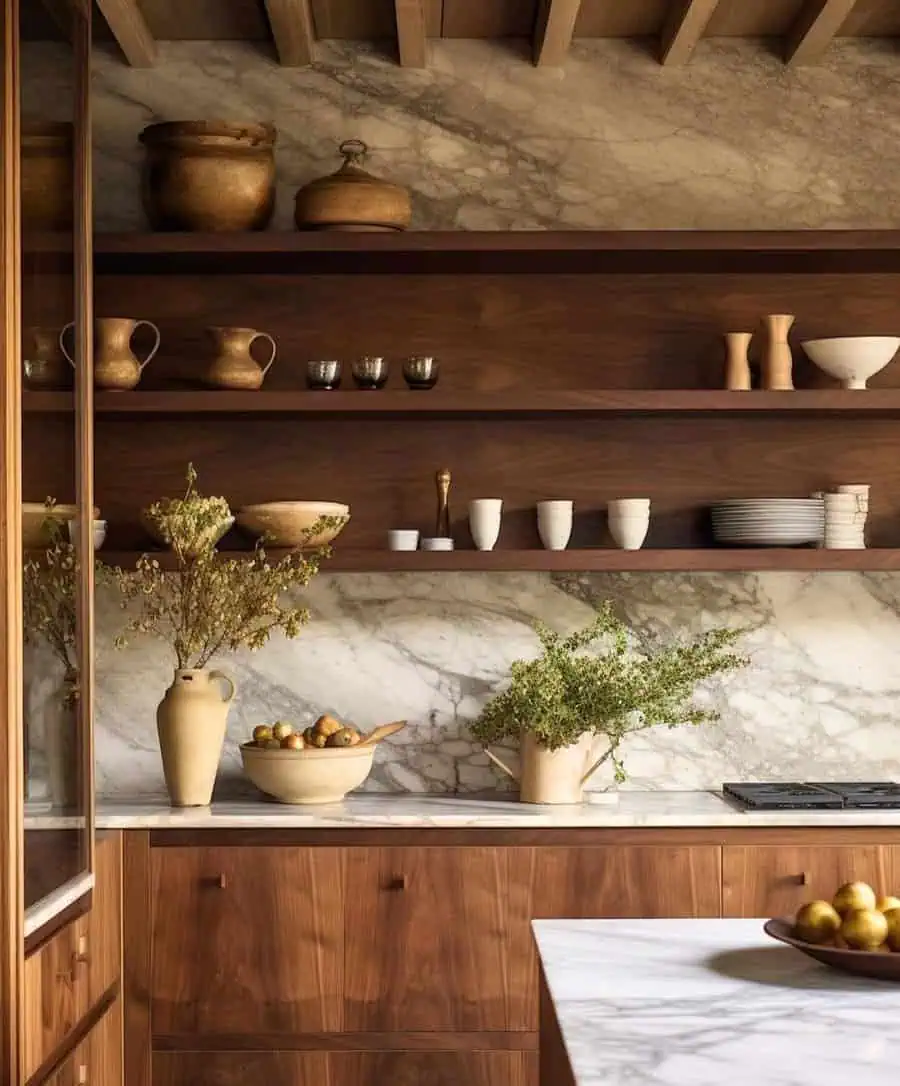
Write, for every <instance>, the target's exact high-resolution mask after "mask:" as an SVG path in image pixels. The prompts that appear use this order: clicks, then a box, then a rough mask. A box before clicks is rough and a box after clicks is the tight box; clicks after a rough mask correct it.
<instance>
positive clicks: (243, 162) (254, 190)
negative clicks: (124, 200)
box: [140, 121, 276, 231]
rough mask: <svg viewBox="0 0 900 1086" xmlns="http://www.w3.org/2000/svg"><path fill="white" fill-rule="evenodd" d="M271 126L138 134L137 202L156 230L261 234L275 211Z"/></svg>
mask: <svg viewBox="0 0 900 1086" xmlns="http://www.w3.org/2000/svg"><path fill="white" fill-rule="evenodd" d="M275 138H276V131H275V128H274V126H273V125H270V124H232V123H229V122H226V121H170V122H165V123H162V124H151V125H150V126H149V127H148V128H145V129H144V131H143V132H142V133H141V137H140V139H141V143H143V144H144V146H145V147H146V149H147V158H146V162H145V165H144V175H143V186H142V196H143V201H144V210H145V211H146V213H147V218H148V219H149V220H150V225H151V227H152V228H153V229H154V230H210V231H231V230H262V229H264V228H265V227H266V226H267V225H268V223H269V220H270V219H271V218H272V212H273V211H274V210H275Z"/></svg>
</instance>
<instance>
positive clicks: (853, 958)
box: [763, 917, 900, 981]
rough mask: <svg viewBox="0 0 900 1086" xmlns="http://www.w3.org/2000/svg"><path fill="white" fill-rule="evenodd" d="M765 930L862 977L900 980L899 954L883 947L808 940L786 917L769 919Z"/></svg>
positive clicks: (815, 956) (808, 954)
mask: <svg viewBox="0 0 900 1086" xmlns="http://www.w3.org/2000/svg"><path fill="white" fill-rule="evenodd" d="M763 930H764V931H765V933H766V935H770V936H771V937H772V938H773V939H777V940H778V941H779V943H787V945H788V946H792V947H794V948H795V949H797V950H800V951H802V952H803V953H804V954H806V955H807V956H808V957H810V958H815V960H816V961H817V962H822V964H823V965H830V966H831V968H832V969H840V970H841V971H842V972H844V973H856V974H857V975H858V976H860V977H877V978H878V979H879V980H893V981H900V954H889V953H886V952H885V951H880V950H841V949H839V948H838V947H834V946H819V945H817V944H816V943H805V942H804V941H803V940H802V939H795V938H794V936H793V934H792V932H793V930H794V922H793V921H792V920H786V919H784V918H783V917H776V918H775V919H774V920H767V921H766V923H765V924H764V925H763Z"/></svg>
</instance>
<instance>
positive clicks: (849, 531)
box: [824, 483, 869, 550]
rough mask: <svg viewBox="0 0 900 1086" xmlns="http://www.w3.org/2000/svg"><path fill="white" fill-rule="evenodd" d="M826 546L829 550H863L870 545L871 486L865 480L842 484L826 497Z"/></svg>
mask: <svg viewBox="0 0 900 1086" xmlns="http://www.w3.org/2000/svg"><path fill="white" fill-rule="evenodd" d="M824 501H825V546H826V548H828V549H829V550H862V549H863V548H864V547H865V545H866V540H865V528H866V517H867V516H868V513H869V487H868V486H867V485H866V484H864V483H852V484H848V485H847V486H839V487H838V488H837V490H836V491H835V492H833V493H829V494H826V495H825V496H824Z"/></svg>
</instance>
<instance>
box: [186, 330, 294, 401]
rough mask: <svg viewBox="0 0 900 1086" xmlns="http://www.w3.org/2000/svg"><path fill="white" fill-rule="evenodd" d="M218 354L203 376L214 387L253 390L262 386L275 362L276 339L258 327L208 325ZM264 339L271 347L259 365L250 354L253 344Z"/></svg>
mask: <svg viewBox="0 0 900 1086" xmlns="http://www.w3.org/2000/svg"><path fill="white" fill-rule="evenodd" d="M207 332H208V334H209V335H210V336H211V337H212V340H213V344H214V347H215V355H214V358H213V361H212V362H211V363H210V366H209V368H208V369H207V371H206V373H205V375H204V378H203V380H204V382H205V383H206V384H207V385H210V386H211V387H212V388H230V389H240V390H244V391H247V392H253V391H255V390H256V389H258V388H260V387H261V386H262V383H263V381H264V380H265V376H266V374H267V373H268V372H269V370H270V369H271V368H272V363H273V362H274V361H275V351H276V347H275V340H274V339H272V337H271V336H270V335H269V334H268V333H267V332H257V331H256V329H255V328H208V329H207ZM258 339H264V340H266V342H267V343H268V344H269V347H270V348H271V353H270V355H269V360H268V362H266V363H265V365H262V366H261V365H260V364H259V363H258V362H257V361H256V359H255V358H254V357H253V355H252V354H251V353H250V351H251V348H252V347H253V344H254V343H255V342H256V341H257V340H258Z"/></svg>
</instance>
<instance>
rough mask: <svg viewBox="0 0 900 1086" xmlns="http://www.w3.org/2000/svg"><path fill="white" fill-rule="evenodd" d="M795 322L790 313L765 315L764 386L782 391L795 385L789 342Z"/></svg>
mask: <svg viewBox="0 0 900 1086" xmlns="http://www.w3.org/2000/svg"><path fill="white" fill-rule="evenodd" d="M793 323H794V318H793V317H792V316H791V315H790V314H789V313H772V314H770V315H769V316H768V317H763V327H764V328H765V330H766V349H765V352H764V354H763V362H762V387H763V388H766V389H772V390H774V391H779V392H780V391H786V390H787V389H791V388H793V387H794V380H793V375H792V369H793V363H794V360H793V358H792V357H791V348H790V344H789V343H788V332H790V330H791V325H792V324H793Z"/></svg>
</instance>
